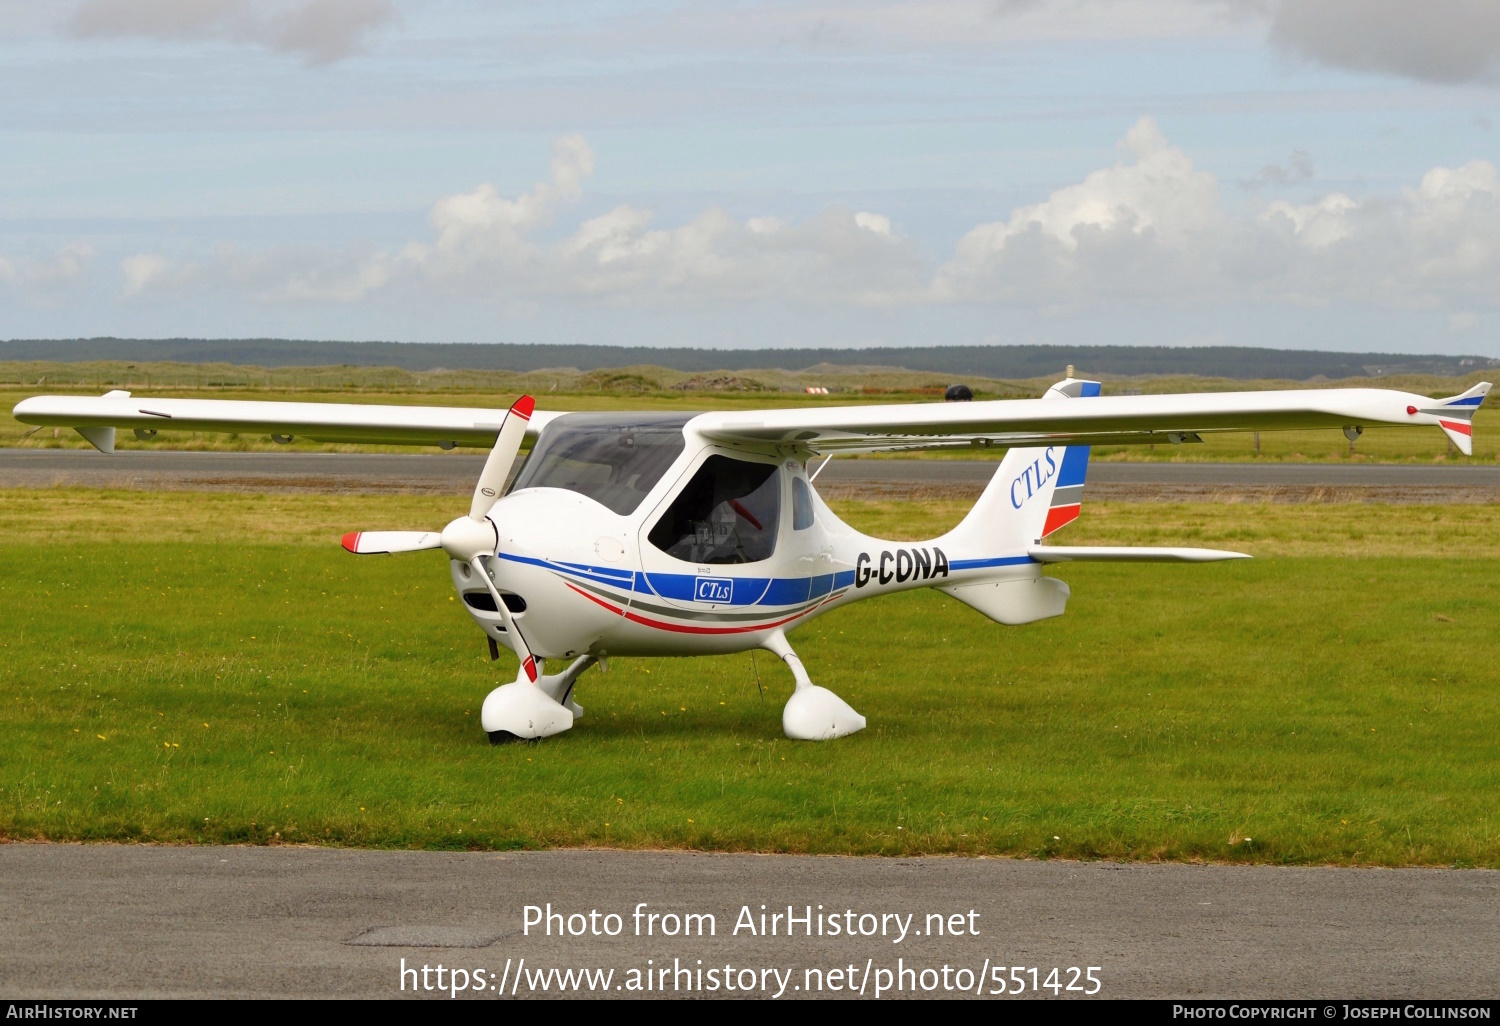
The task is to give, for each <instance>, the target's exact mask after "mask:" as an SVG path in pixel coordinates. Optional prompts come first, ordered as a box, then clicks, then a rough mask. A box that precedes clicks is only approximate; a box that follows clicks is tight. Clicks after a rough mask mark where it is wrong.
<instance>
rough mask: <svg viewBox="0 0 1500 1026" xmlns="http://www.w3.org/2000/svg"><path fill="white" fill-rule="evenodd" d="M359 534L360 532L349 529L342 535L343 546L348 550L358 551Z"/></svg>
mask: <svg viewBox="0 0 1500 1026" xmlns="http://www.w3.org/2000/svg"><path fill="white" fill-rule="evenodd" d="M359 535H360V532H358V531H350V532H349V533H348V534H346V535H344V538H343V544H344V548H346V549H348V550H349V551H350V552H358V551H359Z"/></svg>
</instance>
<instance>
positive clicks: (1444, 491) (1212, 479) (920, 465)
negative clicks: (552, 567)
mask: <svg viewBox="0 0 1500 1026" xmlns="http://www.w3.org/2000/svg"><path fill="white" fill-rule="evenodd" d="M484 459H485V458H484V456H482V455H477V454H472V453H463V454H459V453H440V452H423V453H299V452H284V453H282V452H245V453H225V452H169V451H145V450H125V451H121V452H117V453H115V454H113V455H109V456H106V455H104V454H102V453H97V452H90V451H81V450H63V449H0V487H3V488H17V487H34V488H46V487H61V486H73V487H89V488H138V489H164V488H169V489H188V490H200V489H202V490H230V491H318V492H371V493H380V492H416V493H432V494H444V495H450V494H451V495H467V494H469V492H470V491H471V490H472V489H473V487H474V481H475V480H477V479H478V477H479V472H480V469H481V468H482V467H483V465H484ZM815 469H817V468H815ZM994 471H995V463H994V461H987V460H951V459H848V458H842V459H840V458H835V459H834V460H833V461H832V462H830V463H829V464H828V466H827V468H826V469H822V470H821V471H820V472H819V473H818V476H817V486H818V488H819V489H820V490H821V491H822V492H823V493H824V494H825V495H828V496H829V497H836V498H852V497H856V496H869V497H872V498H882V497H897V498H906V497H924V496H926V497H949V498H966V497H974V496H977V495H978V493H979V491H980V490H981V489H983V487H984V484H985V482H987V481H988V480H989V478H990V477H991V476H992V475H993V474H994ZM1088 483H1089V487H1090V495H1091V496H1092V497H1093V498H1095V499H1137V500H1141V499H1166V500H1184V501H1191V500H1194V499H1255V498H1261V499H1268V500H1271V501H1395V502H1493V501H1500V466H1483V465H1467V466H1456V465H1443V464H1391V465H1382V464H1352V465H1349V464H1326V463H1109V462H1102V461H1099V460H1095V461H1094V462H1093V463H1092V464H1091V465H1090V467H1089V477H1088Z"/></svg>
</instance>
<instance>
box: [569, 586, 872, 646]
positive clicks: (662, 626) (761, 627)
mask: <svg viewBox="0 0 1500 1026" xmlns="http://www.w3.org/2000/svg"><path fill="white" fill-rule="evenodd" d="M563 583H564V584H566V585H567V586H568V587H570V588H572V589H573V590H574V591H576V592H578V594H580V595H582V596H583V597H584V598H586V599H588V600H590V601H591V602H597V603H598V604H599V605H601V606H603V607H604V608H605V609H608V610H609V611H610V612H611V613H616V614H618V615H620V616H623V617H625V619H627V620H630V621H631V622H633V623H638V624H641V625H642V626H645V627H655V628H656V629H657V630H659V631H675V632H676V633H678V634H749V633H751V632H753V631H768V630H770V629H771V628H773V627H780V626H782V625H784V624H789V623H791V622H792V621H793V620H797V619H800V618H802V617H804V616H806V615H807V614H808V613H811V612H813V611H814V610H817V609H820V608H822V607H823V606H825V605H827V604H828V603H829V602H832V601H833V600H834V599H835V598H837V597H838V595H830V596H828V597H827V598H826V599H824V600H823V601H822V602H819V603H818V604H817V605H816V606H813V607H812V608H810V609H804V610H802V612H800V613H793V614H792V615H791V616H789V617H787V618H786V619H784V620H776V621H775V622H773V623H757V624H749V625H747V626H744V627H693V626H690V625H688V624H679V623H667V622H665V621H664V620H653V619H651V618H650V617H647V616H642V615H641V614H640V613H632V612H631V611H630V610H628V609H623V608H621V607H620V606H616V605H613V604H611V603H609V602H606V601H604V600H603V599H602V598H600V597H599V596H598V595H593V594H590V593H589V592H586V591H584V590H583V589H582V588H580V587H578V586H577V585H575V584H573V583H572V582H571V581H563ZM839 594H840V595H842V594H843V592H839Z"/></svg>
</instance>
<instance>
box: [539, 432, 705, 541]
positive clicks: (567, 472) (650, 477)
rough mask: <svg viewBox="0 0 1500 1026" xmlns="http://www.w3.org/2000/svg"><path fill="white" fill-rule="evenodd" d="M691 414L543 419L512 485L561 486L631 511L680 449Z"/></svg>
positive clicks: (617, 509) (618, 510)
mask: <svg viewBox="0 0 1500 1026" xmlns="http://www.w3.org/2000/svg"><path fill="white" fill-rule="evenodd" d="M693 416H694V415H693V414H681V413H655V414H653V413H636V414H619V413H569V414H567V415H566V416H563V417H558V418H557V419H556V420H554V421H553V422H552V423H551V424H548V425H547V428H546V430H544V431H543V432H542V436H541V437H540V438H538V439H537V442H536V445H535V446H534V447H533V448H532V450H531V455H530V456H528V457H526V462H525V463H524V464H522V466H521V470H520V472H519V473H517V474H516V481H515V484H513V485H512V486H511V489H510V490H511V491H513V492H516V491H520V490H521V489H522V488H566V489H567V490H568V491H570V492H578V493H579V494H580V495H587V496H588V497H589V498H591V499H593V500H594V501H595V502H598V503H600V504H601V505H603V506H607V507H608V508H609V509H612V510H614V511H615V512H616V513H618V514H620V515H621V516H627V515H629V514H631V513H633V512H635V508H636V507H637V506H639V505H640V504H641V500H642V499H644V498H645V497H646V493H647V492H649V491H650V490H651V489H652V487H654V486H655V484H656V482H658V481H660V480H661V476H662V475H663V474H665V473H666V472H667V468H668V467H670V466H671V465H672V462H673V461H674V460H676V459H677V457H678V456H679V455H681V453H682V450H683V444H684V443H683V438H682V427H683V425H684V424H686V423H687V422H688V421H689V420H690V419H692V417H693Z"/></svg>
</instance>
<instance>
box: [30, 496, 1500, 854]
mask: <svg viewBox="0 0 1500 1026" xmlns="http://www.w3.org/2000/svg"><path fill="white" fill-rule="evenodd" d="M78 494H79V493H77V492H70V491H62V492H39V493H22V492H5V493H0V510H3V511H4V514H5V520H4V522H3V524H0V530H3V534H0V538H3V539H4V541H3V543H0V608H3V609H4V610H5V612H4V614H3V616H0V646H3V647H0V729H3V730H4V734H5V737H6V743H5V745H4V746H3V748H0V834H3V836H5V837H9V838H34V837H48V838H54V839H85V840H103V839H120V840H153V841H184V842H199V841H202V842H210V841H211V842H235V841H249V842H273V843H274V842H277V841H281V842H312V843H324V844H341V845H362V846H385V847H401V846H418V847H436V848H453V847H498V848H509V847H541V846H548V845H612V846H624V847H691V848H709V849H721V850H759V851H813V852H849V853H878V854H913V853H919V852H952V853H967V854H1007V855H1022V854H1024V855H1036V856H1070V857H1111V858H1125V859H1151V858H1160V859H1212V860H1231V861H1257V862H1287V863H1323V862H1331V863H1356V864H1381V865H1406V864H1432V865H1450V864H1460V865H1484V866H1497V867H1500V815H1497V812H1496V801H1495V798H1496V795H1497V785H1500V769H1497V767H1500V760H1497V756H1500V750H1497V749H1500V741H1497V731H1496V725H1497V713H1500V695H1497V689H1496V687H1495V685H1496V673H1495V670H1494V666H1495V662H1496V659H1495V656H1496V654H1497V647H1500V643H1497V640H1496V632H1495V626H1496V613H1497V596H1496V590H1495V584H1494V580H1495V573H1496V570H1497V569H1500V559H1497V558H1496V550H1495V547H1494V545H1493V543H1492V542H1490V541H1488V539H1491V538H1493V537H1494V536H1495V535H1494V528H1495V527H1496V526H1500V524H1497V521H1500V514H1496V513H1495V512H1494V511H1492V510H1490V509H1489V508H1488V507H1483V506H1476V507H1453V508H1448V507H1399V508H1396V507H1380V506H1345V507H1327V506H1319V507H1291V506H1279V507H1271V506H1267V507H1250V506H1217V507H1212V506H1201V507H1191V508H1190V507H1171V506H1155V505H1151V504H1140V505H1138V506H1129V507H1127V506H1126V505H1125V504H1119V505H1114V504H1093V505H1091V506H1089V507H1086V512H1085V515H1084V518H1083V519H1082V520H1081V521H1080V522H1079V523H1078V524H1077V525H1075V526H1074V527H1073V528H1070V529H1069V530H1070V533H1071V535H1072V536H1071V537H1069V538H1068V539H1067V540H1068V541H1070V542H1083V541H1087V540H1111V541H1137V540H1140V538H1142V537H1149V538H1151V539H1152V540H1155V539H1156V534H1154V533H1153V532H1166V531H1168V530H1170V529H1172V528H1174V526H1180V527H1184V528H1188V529H1191V528H1192V527H1193V525H1194V522H1195V520H1194V518H1196V517H1202V518H1203V519H1204V520H1213V521H1215V523H1223V524H1224V525H1225V529H1226V530H1233V531H1236V532H1239V534H1238V537H1237V544H1238V545H1239V546H1240V547H1244V548H1245V549H1247V550H1248V551H1251V552H1255V553H1256V554H1258V555H1260V556H1262V557H1263V558H1261V559H1257V560H1255V561H1253V562H1248V563H1239V564H1224V565H1216V566H1200V567H1172V566H1135V567H1126V566H1076V567H1069V568H1066V569H1064V570H1062V571H1061V575H1062V576H1064V577H1065V578H1066V579H1067V580H1068V581H1069V583H1070V584H1071V585H1072V586H1073V589H1074V595H1073V599H1072V601H1071V604H1070V609H1069V612H1068V615H1067V616H1065V617H1062V618H1059V619H1056V620H1051V621H1046V622H1043V623H1038V624H1034V625H1031V626H1028V627H1023V628H1004V627H1000V626H997V625H995V624H992V623H990V622H988V621H986V620H984V619H983V618H981V617H980V616H978V614H975V613H973V612H972V611H970V610H968V609H967V608H965V607H962V606H959V605H958V604H956V603H954V602H952V601H951V600H948V599H946V598H944V597H943V596H941V595H939V594H937V593H932V592H923V593H915V594H910V595H906V596H901V597H896V598H891V599H886V600H880V601H875V602H870V603H864V604H859V605H855V606H852V607H849V608H847V609H845V610H841V611H838V612H836V613H833V614H830V615H829V616H826V617H824V618H823V619H821V620H818V621H816V622H814V623H813V624H812V625H810V626H809V627H807V628H804V629H803V630H801V631H799V632H797V633H796V634H795V635H794V636H793V642H794V644H795V645H796V646H797V648H798V650H799V652H800V653H801V654H802V656H803V658H804V660H805V661H806V663H807V665H808V667H809V668H810V670H811V672H812V674H813V676H814V678H815V679H816V680H818V681H819V682H820V683H823V684H825V685H827V686H829V687H831V688H833V689H834V690H835V691H836V692H838V693H839V694H841V695H843V696H844V697H845V698H847V699H848V700H849V701H850V702H851V703H852V704H853V705H854V706H855V707H856V708H857V709H859V710H860V711H861V712H863V713H865V714H866V715H867V716H868V717H869V720H870V727H869V729H868V730H866V731H864V732H863V733H861V734H858V735H855V736H852V737H849V738H845V739H842V740H840V741H837V742H833V743H828V744H810V743H797V742H791V741H788V740H786V739H785V738H783V737H782V736H781V731H780V713H781V704H782V703H783V701H784V700H785V698H786V697H787V695H788V694H789V693H790V679H789V677H788V676H787V675H786V674H785V672H784V671H783V670H782V668H781V667H779V666H778V665H776V664H775V663H774V661H773V660H771V659H769V658H765V657H764V656H762V657H759V658H758V659H756V660H754V661H752V659H751V657H750V656H748V655H739V656H732V657H723V658H716V659H696V660H667V659H655V660H616V661H615V663H614V665H613V666H612V668H611V672H610V673H609V675H607V676H600V675H598V674H597V671H593V672H591V673H590V675H589V676H588V677H586V678H585V679H584V681H583V682H582V683H581V684H580V685H579V700H580V701H581V702H582V703H583V705H584V706H585V707H586V708H587V710H588V712H587V715H586V716H585V718H584V719H583V720H582V721H581V722H580V723H579V725H578V726H577V727H576V728H575V729H574V730H573V731H571V732H569V733H567V734H564V735H562V736H559V737H557V738H555V739H549V740H548V741H545V742H542V743H540V744H525V745H513V746H505V747H499V748H492V747H490V746H489V745H488V744H487V743H486V742H485V740H484V737H483V735H482V734H481V732H480V731H479V727H478V723H477V715H478V708H479V703H480V702H481V701H482V699H483V697H484V694H485V693H486V691H487V690H488V689H489V688H491V687H493V686H494V685H495V684H497V683H500V682H503V681H505V680H509V679H510V678H511V676H512V675H513V673H514V667H513V664H511V663H509V662H508V661H502V662H501V663H495V664H491V663H489V662H488V660H487V658H486V657H485V655H484V652H483V645H482V643H481V642H480V639H479V637H478V634H477V632H475V631H474V629H473V628H472V626H471V625H470V623H469V622H468V620H467V618H466V617H464V616H463V615H462V614H461V613H460V612H459V611H458V610H457V608H456V604H455V603H454V602H453V601H452V600H451V598H450V594H451V592H450V589H449V587H448V584H447V579H446V573H445V570H444V568H443V566H442V563H441V559H440V558H438V557H433V556H431V555H430V554H422V555H415V556H412V557H410V558H389V559H385V558H380V559H373V558H372V559H360V560H356V559H354V558H352V557H348V556H346V555H345V554H344V553H342V552H341V551H338V550H336V549H334V548H333V547H332V544H331V538H332V536H333V535H335V534H336V533H338V532H339V531H341V530H344V529H346V528H348V527H351V526H361V527H375V526H401V525H406V524H409V525H411V526H423V525H425V524H427V523H428V521H427V520H423V521H422V522H421V523H412V522H411V521H410V520H407V519H406V518H407V517H416V516H419V515H422V514H423V513H424V512H428V511H430V512H431V513H433V514H436V516H435V517H434V518H433V519H434V521H435V522H438V523H440V522H442V521H443V520H445V519H446V518H447V517H448V516H449V515H451V512H452V511H451V510H450V509H448V508H447V507H448V505H450V503H447V502H445V501H444V500H442V499H434V498H427V497H405V496H402V497H394V498H393V499H389V500H388V499H385V498H381V499H378V500H371V499H369V498H367V497H357V496H355V497H349V496H343V497H339V496H332V497H317V501H318V502H319V503H321V505H319V506H317V507H316V508H315V509H311V510H309V508H308V507H306V506H305V505H304V502H303V499H302V497H297V498H296V499H292V498H288V497H271V498H264V497H243V496H231V495H193V494H188V493H174V494H167V495H157V496H141V495H140V494H139V493H133V494H131V495H129V496H128V499H129V502H126V501H125V497H122V496H109V495H106V496H104V497H102V500H101V502H100V503H99V504H98V505H97V506H96V505H95V504H93V503H89V502H75V501H73V500H75V499H76V498H77V497H78ZM27 496H36V497H37V498H36V499H35V500H32V499H30V498H27ZM49 499H50V500H52V501H51V502H50V504H49V502H48V501H47V500H49ZM142 500H144V501H142ZM115 503H117V505H112V504H115ZM98 509H103V510H105V511H106V512H107V515H106V516H105V517H103V519H102V520H101V519H100V518H99V517H98V516H97V515H96V514H97V510H98ZM908 509H909V515H908V517H907V518H906V519H905V520H904V521H899V520H898V518H896V517H895V516H894V515H893V514H892V513H891V511H890V510H889V509H886V508H883V507H881V506H880V505H879V504H864V505H857V504H847V505H845V506H844V507H843V511H844V512H845V513H846V514H847V515H849V516H850V517H851V519H853V520H855V521H856V522H859V523H860V525H861V526H864V527H867V528H871V527H875V526H877V524H878V522H879V521H880V520H881V518H885V521H886V522H887V523H888V524H889V525H892V526H895V527H897V528H902V527H903V524H904V531H905V533H907V534H909V535H913V536H920V535H923V534H928V533H930V528H931V527H932V526H933V524H934V523H937V522H938V521H940V520H941V519H942V518H943V517H945V516H947V515H948V514H949V513H951V512H952V511H946V512H945V511H943V510H941V509H940V510H936V511H934V510H930V509H923V508H920V507H919V508H916V509H911V508H910V507H909V508H908ZM1195 510H1196V511H1195ZM1135 511H1143V512H1140V513H1137V512H1135ZM1213 514H1217V516H1213ZM197 521H207V522H208V523H209V524H210V525H211V526H212V527H214V528H216V529H217V530H210V531H209V532H207V533H206V534H204V533H199V532H197V531H196V530H194V529H190V528H189V526H188V525H190V524H192V523H194V522H197ZM376 521H379V522H378V523H377V522H376ZM1340 525H1342V526H1340ZM1197 527H1198V529H1199V530H1201V531H1204V532H1207V531H1212V530H1219V528H1217V527H1213V526H1212V525H1210V524H1207V523H1198V524H1197ZM1106 528H1108V532H1107V536H1106V537H1097V535H1098V534H1106V531H1105V529H1106ZM1340 530H1342V531H1343V536H1342V540H1340V536H1339V531H1340ZM1303 532H1305V533H1307V534H1309V535H1311V536H1314V537H1319V536H1321V537H1323V538H1325V539H1326V540H1327V541H1328V542H1329V543H1330V544H1331V545H1332V548H1333V549H1334V551H1335V552H1337V553H1338V554H1337V555H1334V556H1326V557H1324V556H1315V555H1312V554H1310V553H1307V552H1306V551H1305V549H1304V548H1303V543H1302V542H1301V541H1299V540H1297V538H1298V536H1299V535H1300V534H1302V533H1303ZM1320 532H1321V535H1320ZM1355 532H1358V533H1360V534H1362V537H1358V538H1356V537H1354V536H1353V534H1354V533H1355ZM892 533H901V531H894V532H892ZM1193 540H1194V541H1197V542H1199V543H1207V542H1208V541H1211V540H1216V539H1211V538H1209V537H1208V536H1207V535H1206V534H1205V535H1200V536H1199V537H1197V538H1194V539H1193ZM1283 552H1291V553H1296V554H1294V555H1281V554H1280V553H1283ZM1361 552H1364V553H1367V554H1364V555H1361V554H1359V553H1361ZM757 675H758V676H759V679H760V688H758V687H757ZM761 688H763V690H764V697H762V695H761Z"/></svg>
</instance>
